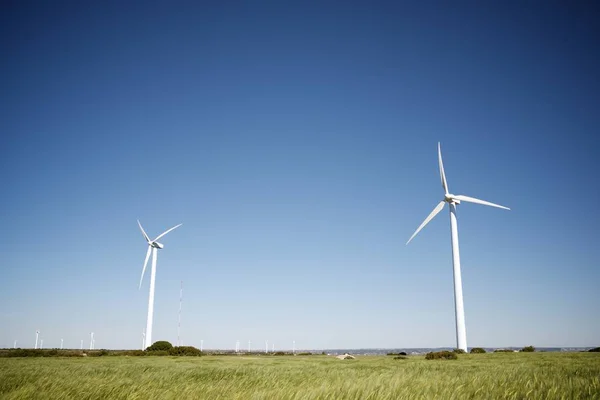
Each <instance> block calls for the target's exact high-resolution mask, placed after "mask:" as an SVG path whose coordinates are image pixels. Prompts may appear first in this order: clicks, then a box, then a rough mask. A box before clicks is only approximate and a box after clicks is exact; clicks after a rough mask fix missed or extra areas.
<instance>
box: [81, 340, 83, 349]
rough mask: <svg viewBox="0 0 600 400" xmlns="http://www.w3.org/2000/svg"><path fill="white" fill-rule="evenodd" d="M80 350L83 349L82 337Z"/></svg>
mask: <svg viewBox="0 0 600 400" xmlns="http://www.w3.org/2000/svg"><path fill="white" fill-rule="evenodd" d="M81 350H83V339H81Z"/></svg>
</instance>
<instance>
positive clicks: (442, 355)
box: [425, 350, 458, 360]
mask: <svg viewBox="0 0 600 400" xmlns="http://www.w3.org/2000/svg"><path fill="white" fill-rule="evenodd" d="M425 359H426V360H457V359H458V356H457V355H456V353H455V352H453V351H447V350H444V351H432V352H430V353H427V354H426V355H425Z"/></svg>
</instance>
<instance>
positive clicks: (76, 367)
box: [0, 352, 600, 400]
mask: <svg viewBox="0 0 600 400" xmlns="http://www.w3.org/2000/svg"><path fill="white" fill-rule="evenodd" d="M0 398H2V399H256V400H258V399H295V400H300V399H332V400H333V399H361V400H367V399H600V354H599V353H541V352H538V353H492V354H489V353H488V354H464V355H459V358H458V360H432V361H429V360H425V359H424V356H410V357H408V359H405V360H403V359H394V358H393V357H389V356H387V357H386V356H358V357H357V358H356V359H355V360H338V359H336V358H334V357H327V356H316V355H314V356H280V357H277V356H203V357H125V356H105V357H87V358H86V357H71V358H61V357H52V358H0Z"/></svg>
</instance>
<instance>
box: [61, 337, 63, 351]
mask: <svg viewBox="0 0 600 400" xmlns="http://www.w3.org/2000/svg"><path fill="white" fill-rule="evenodd" d="M62 348H63V339H60V349H61V350H62Z"/></svg>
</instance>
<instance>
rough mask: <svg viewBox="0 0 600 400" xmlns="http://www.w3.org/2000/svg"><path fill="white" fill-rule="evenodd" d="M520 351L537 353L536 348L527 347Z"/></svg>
mask: <svg viewBox="0 0 600 400" xmlns="http://www.w3.org/2000/svg"><path fill="white" fill-rule="evenodd" d="M520 351H521V352H523V353H533V352H534V351H535V347H533V346H526V347H523V348H522V349H521V350H520Z"/></svg>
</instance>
